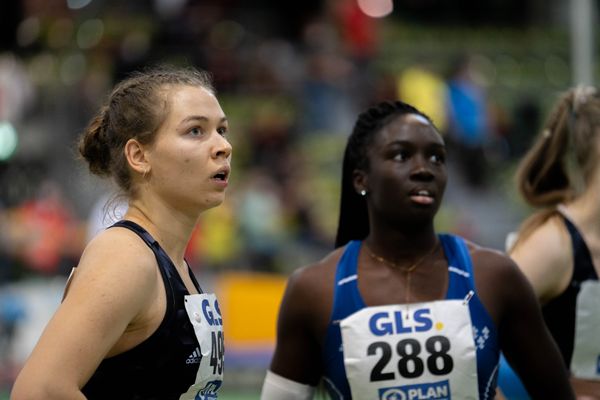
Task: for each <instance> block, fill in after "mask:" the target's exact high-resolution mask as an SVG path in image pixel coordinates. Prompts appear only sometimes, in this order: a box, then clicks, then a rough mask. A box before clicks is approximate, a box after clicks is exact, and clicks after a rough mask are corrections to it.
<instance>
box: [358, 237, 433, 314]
mask: <svg viewBox="0 0 600 400" xmlns="http://www.w3.org/2000/svg"><path fill="white" fill-rule="evenodd" d="M439 244H440V243H439V242H436V244H435V246H433V248H432V249H431V250H430V251H428V252H427V253H425V255H423V256H422V257H420V258H419V259H417V261H415V262H414V263H412V264H411V266H410V267H404V266H402V265H399V264H396V263H395V262H393V261H390V260H388V259H385V258H383V257H381V256H378V255H377V254H375V253H373V251H371V248H370V247H369V246H367V245H366V244H365V248H366V249H367V253H369V256H370V257H371V258H373V259H374V260H376V261H379V262H380V263H382V264H385V265H387V266H389V267H392V268H394V269H398V270H401V271H402V272H405V273H406V296H405V301H404V303H405V304H406V318H407V319H408V318H409V315H408V314H409V307H410V306H409V303H408V301H409V300H410V273H411V272H413V271H414V270H415V269H416V268H417V267H418V266H419V265H420V264H421V262H423V260H425V259H426V258H427V257H429V256H430V255H432V254H433V253H435V251H436V250H437V248H438V246H439Z"/></svg>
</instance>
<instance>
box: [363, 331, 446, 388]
mask: <svg viewBox="0 0 600 400" xmlns="http://www.w3.org/2000/svg"><path fill="white" fill-rule="evenodd" d="M378 350H381V357H380V358H379V360H378V361H377V363H376V364H375V366H374V367H373V370H372V371H371V382H377V381H387V380H393V379H395V378H396V374H395V372H393V371H392V372H384V371H383V370H384V368H385V367H386V366H387V365H388V363H389V362H390V360H391V358H392V346H391V345H390V344H389V343H387V342H374V343H371V344H370V345H369V347H368V348H367V355H368V356H372V355H377V353H378ZM421 350H422V348H421V343H420V342H419V341H418V340H417V339H414V338H407V339H403V340H400V341H399V342H398V344H397V345H396V353H397V354H398V356H399V357H400V359H399V360H398V373H399V374H400V376H401V377H403V378H417V377H419V376H421V375H423V372H424V371H425V365H427V370H428V371H429V372H430V373H431V374H432V375H447V374H449V373H450V372H451V371H452V368H453V367H454V361H453V360H452V357H451V356H450V355H449V354H448V351H449V350H450V341H449V340H448V338H447V337H445V336H432V337H430V338H428V339H427V340H426V341H425V350H426V352H427V353H428V354H429V355H428V356H427V357H426V358H425V360H423V358H421V357H420V355H421Z"/></svg>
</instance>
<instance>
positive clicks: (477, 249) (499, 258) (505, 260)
mask: <svg viewBox="0 0 600 400" xmlns="http://www.w3.org/2000/svg"><path fill="white" fill-rule="evenodd" d="M465 243H466V245H467V248H468V250H469V254H470V255H471V263H472V265H473V271H474V273H475V276H477V275H479V276H481V277H484V278H486V279H493V280H495V281H496V282H498V280H499V279H500V280H502V281H504V280H508V281H513V280H515V279H518V280H520V279H522V278H524V277H523V276H522V273H521V271H520V270H519V267H518V266H517V264H516V263H515V262H514V261H513V260H512V258H510V256H509V255H508V254H506V253H505V252H504V251H502V250H498V249H494V248H491V247H486V246H482V245H479V244H477V243H475V242H472V241H470V240H467V239H465Z"/></svg>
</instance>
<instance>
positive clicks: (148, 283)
mask: <svg viewBox="0 0 600 400" xmlns="http://www.w3.org/2000/svg"><path fill="white" fill-rule="evenodd" d="M156 268H157V267H156V258H155V257H154V253H153V252H152V251H151V250H150V248H149V247H148V246H147V245H146V243H144V241H143V240H142V239H141V238H140V237H139V236H138V235H136V234H135V233H134V232H132V231H130V230H128V229H125V228H119V227H115V228H110V229H107V230H106V231H104V232H102V233H101V234H99V235H98V236H96V237H95V238H94V239H92V241H91V242H90V243H89V244H88V245H87V246H86V248H85V249H84V251H83V254H82V256H81V259H80V261H79V264H78V266H77V268H76V269H75V273H74V274H73V278H72V282H71V283H70V287H69V292H71V291H73V290H74V289H77V288H78V289H83V290H98V291H100V292H111V291H119V290H123V289H126V290H127V291H128V292H131V291H132V289H134V288H135V289H140V290H142V289H153V288H154V287H155V285H156V281H157V273H156V272H157V269H156Z"/></svg>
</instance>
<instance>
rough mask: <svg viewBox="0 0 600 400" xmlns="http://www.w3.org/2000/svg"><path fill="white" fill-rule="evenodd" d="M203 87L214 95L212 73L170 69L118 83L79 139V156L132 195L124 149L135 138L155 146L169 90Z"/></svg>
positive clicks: (155, 69) (138, 74) (157, 69)
mask: <svg viewBox="0 0 600 400" xmlns="http://www.w3.org/2000/svg"><path fill="white" fill-rule="evenodd" d="M175 85H183V86H199V87H202V88H205V89H207V90H208V91H210V92H211V93H214V88H213V85H212V79H211V76H210V74H209V73H207V72H205V71H199V70H196V69H193V68H175V67H170V66H166V65H162V66H158V67H153V68H151V69H148V70H145V71H138V72H134V73H133V74H132V75H130V76H129V77H128V78H126V79H125V80H123V81H121V82H120V83H118V84H117V85H116V86H115V88H114V89H113V91H112V93H111V94H110V96H109V97H108V100H107V101H106V103H105V104H104V105H102V106H101V107H100V110H99V111H98V113H97V114H96V116H95V117H93V118H92V120H91V121H90V123H89V125H88V126H87V128H86V129H85V130H84V131H83V133H82V134H81V136H80V138H79V153H80V154H81V156H82V157H83V158H84V159H85V160H86V161H87V163H88V167H89V169H90V172H92V173H93V174H95V175H98V176H103V177H110V176H112V177H113V178H114V180H115V182H116V183H117V184H118V185H119V187H120V188H121V189H122V190H123V191H124V192H125V193H126V194H128V195H131V193H132V179H131V173H130V171H129V168H128V166H127V160H126V158H125V154H124V152H123V147H124V146H125V143H127V141H128V140H129V139H132V138H135V139H136V140H138V141H139V142H140V143H142V144H151V143H152V142H153V141H154V140H155V137H156V132H157V131H158V129H159V128H160V126H161V125H162V123H163V122H164V120H165V118H166V116H167V114H168V112H169V102H168V99H167V98H166V94H165V93H164V91H163V90H164V89H165V88H167V87H168V86H175Z"/></svg>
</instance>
